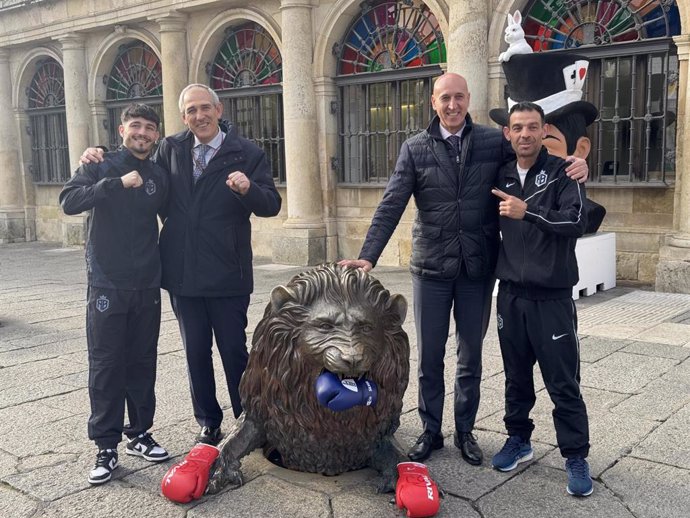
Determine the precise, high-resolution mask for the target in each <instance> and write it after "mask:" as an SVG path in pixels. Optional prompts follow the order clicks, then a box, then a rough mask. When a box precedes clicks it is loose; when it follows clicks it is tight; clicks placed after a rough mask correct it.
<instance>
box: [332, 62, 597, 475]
mask: <svg viewBox="0 0 690 518" xmlns="http://www.w3.org/2000/svg"><path fill="white" fill-rule="evenodd" d="M469 101H470V93H469V91H468V88H467V82H466V81H465V79H464V78H463V77H462V76H459V75H457V74H453V73H447V74H444V75H442V76H441V77H440V78H438V79H437V80H436V82H435V84H434V91H433V95H432V97H431V102H432V106H433V108H434V110H435V111H436V117H434V118H433V120H432V121H431V123H430V125H429V127H428V128H427V129H426V130H425V131H423V132H422V133H420V134H418V135H416V136H414V137H411V138H410V139H408V140H406V141H405V142H404V143H403V145H402V147H401V149H400V155H399V156H398V161H397V164H396V166H395V171H394V172H393V175H392V176H391V179H390V181H389V182H388V186H387V187H386V191H385V193H384V195H383V199H382V201H381V203H380V204H379V206H378V207H377V209H376V213H375V214H374V218H373V220H372V223H371V227H370V228H369V231H368V233H367V237H366V239H365V241H364V244H363V246H362V250H361V251H360V254H359V259H357V260H344V261H341V264H343V265H346V266H352V267H358V268H363V269H364V270H365V271H369V270H371V269H372V268H373V267H374V265H375V264H376V262H377V260H378V258H379V257H380V255H381V253H382V252H383V249H384V248H385V246H386V244H387V243H388V240H389V239H390V237H391V235H392V234H393V231H394V230H395V227H396V226H397V224H398V222H399V221H400V217H401V216H402V213H403V212H404V210H405V208H406V206H407V204H408V202H409V199H410V197H411V196H414V198H415V203H416V206H417V211H416V216H415V221H414V225H413V227H412V238H413V242H412V257H411V258H410V271H411V272H412V288H413V294H414V316H415V325H416V331H417V348H418V353H419V371H418V376H419V415H420V418H421V420H422V424H423V427H424V431H423V433H422V434H421V435H420V437H419V439H418V440H417V442H416V443H415V445H414V446H413V447H412V448H411V450H410V451H409V453H408V456H409V457H410V459H411V460H414V461H420V462H421V461H423V460H425V459H427V458H428V457H429V456H430V455H431V452H432V450H436V449H439V448H442V447H443V435H442V434H441V420H442V417H443V399H444V394H445V384H444V381H443V371H444V364H443V358H444V356H445V350H446V341H447V339H448V329H449V325H450V312H451V309H452V311H453V317H454V319H455V327H456V332H455V338H456V344H457V345H456V348H457V367H456V374H455V405H454V406H455V436H454V441H455V445H456V446H457V447H458V448H460V451H461V454H462V457H463V458H464V459H465V460H466V461H467V462H469V463H470V464H473V465H478V464H481V462H482V458H483V455H482V451H481V449H480V448H479V445H478V444H477V441H476V438H475V437H474V435H473V434H472V430H473V428H474V421H475V418H476V415H477V409H478V407H479V382H480V380H481V371H482V340H483V338H484V334H485V333H486V329H487V326H488V324H489V316H490V312H491V300H492V296H491V294H492V292H493V287H494V281H495V278H494V268H495V266H496V257H497V254H498V246H499V235H498V209H497V199H496V198H495V197H494V196H493V195H492V194H491V189H492V187H493V186H495V181H496V173H497V172H498V169H499V168H500V166H501V165H502V164H503V163H505V162H506V161H508V160H510V159H512V158H514V154H513V151H512V149H511V147H510V145H509V143H508V142H507V141H506V140H505V139H504V137H503V135H502V134H501V131H500V130H498V129H493V128H488V127H486V126H481V125H478V124H474V123H473V122H472V118H471V117H470V116H469V114H468V113H467V110H468V107H469ZM571 173H572V174H574V175H575V176H577V177H581V178H586V176H587V165H586V163H585V161H584V160H582V159H578V160H577V161H576V164H574V165H573V166H572V167H571Z"/></svg>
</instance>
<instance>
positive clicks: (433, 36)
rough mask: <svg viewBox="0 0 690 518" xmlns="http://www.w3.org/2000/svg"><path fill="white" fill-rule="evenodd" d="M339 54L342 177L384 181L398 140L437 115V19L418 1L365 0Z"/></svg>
mask: <svg viewBox="0 0 690 518" xmlns="http://www.w3.org/2000/svg"><path fill="white" fill-rule="evenodd" d="M333 54H334V55H335V56H336V58H337V72H338V76H337V77H336V85H337V86H338V95H339V97H338V99H339V100H338V103H337V106H336V107H335V109H336V112H337V113H338V137H339V142H338V158H337V159H336V160H332V165H333V167H334V168H335V169H336V171H337V173H338V178H339V180H340V182H342V183H348V184H349V183H352V184H362V183H364V184H375V185H378V184H382V183H385V182H386V181H387V180H388V178H390V175H391V172H392V171H393V169H394V167H395V162H396V160H397V156H398V153H399V151H400V146H401V145H402V143H403V141H404V140H405V139H407V138H409V137H410V136H412V135H414V134H416V133H419V132H420V131H422V130H423V129H425V128H426V127H427V126H428V124H429V121H430V120H431V118H432V116H433V109H432V107H431V101H430V99H431V93H432V83H433V78H434V77H436V76H438V75H440V74H441V73H442V70H441V67H440V64H441V63H444V62H445V61H446V49H445V43H444V40H443V35H442V34H441V31H440V28H439V24H438V20H437V19H436V17H435V16H434V14H433V13H432V12H431V11H430V10H429V8H428V7H427V6H426V5H425V4H424V3H423V2H420V1H412V0H402V1H369V2H363V3H362V11H361V14H360V15H359V16H358V17H357V18H356V19H355V20H354V22H353V23H352V25H351V26H350V28H349V29H348V31H347V32H346V34H345V37H344V38H343V40H342V41H341V42H339V43H336V44H335V45H334V47H333Z"/></svg>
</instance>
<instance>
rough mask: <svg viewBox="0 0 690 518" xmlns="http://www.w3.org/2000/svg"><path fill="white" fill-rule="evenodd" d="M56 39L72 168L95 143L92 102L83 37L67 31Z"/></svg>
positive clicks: (75, 166) (77, 164) (74, 167)
mask: <svg viewBox="0 0 690 518" xmlns="http://www.w3.org/2000/svg"><path fill="white" fill-rule="evenodd" d="M57 40H58V41H59V42H60V43H61V44H62V63H63V70H64V74H65V118H66V119H67V138H68V140H69V162H70V166H71V167H72V169H73V170H75V169H76V168H77V167H78V166H79V157H80V156H81V154H82V153H83V151H84V150H85V149H86V148H87V147H89V146H90V145H91V144H92V142H91V140H90V139H89V136H90V124H89V118H90V113H89V103H88V101H87V99H88V87H87V77H88V74H87V71H86V52H85V46H84V37H83V36H81V35H79V34H66V35H64V36H60V37H58V38H57Z"/></svg>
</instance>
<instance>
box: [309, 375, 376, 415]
mask: <svg viewBox="0 0 690 518" xmlns="http://www.w3.org/2000/svg"><path fill="white" fill-rule="evenodd" d="M377 397H378V389H377V388H376V383H374V382H373V381H371V380H367V379H358V380H353V379H350V378H347V379H344V380H340V378H338V376H336V375H335V374H333V373H332V372H328V371H326V372H324V373H323V374H321V375H320V376H319V377H318V378H316V399H317V400H318V401H319V403H321V405H323V406H325V407H328V408H330V409H331V410H333V411H334V412H341V411H343V410H347V409H348V408H352V407H354V406H374V405H375V404H376V400H377Z"/></svg>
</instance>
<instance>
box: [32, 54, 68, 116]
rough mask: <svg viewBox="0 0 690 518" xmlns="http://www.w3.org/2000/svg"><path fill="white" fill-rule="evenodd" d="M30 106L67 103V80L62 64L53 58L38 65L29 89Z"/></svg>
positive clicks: (52, 105) (40, 106)
mask: <svg viewBox="0 0 690 518" xmlns="http://www.w3.org/2000/svg"><path fill="white" fill-rule="evenodd" d="M27 95H28V97H29V108H52V107H55V106H64V105H65V80H64V75H63V72H62V66H61V65H60V63H58V62H57V61H55V60H54V59H53V58H48V59H46V60H44V61H42V62H41V63H40V64H39V65H38V69H37V70H36V73H35V74H34V77H33V78H32V79H31V84H30V85H29V88H28V90H27Z"/></svg>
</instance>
